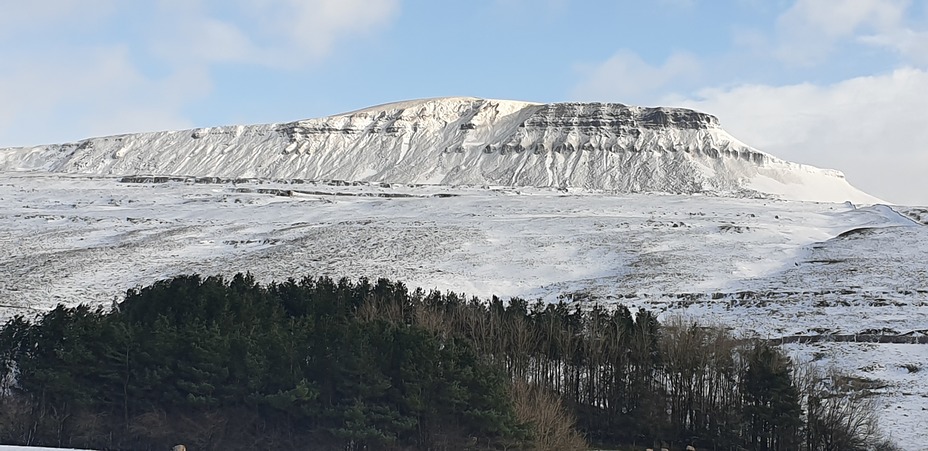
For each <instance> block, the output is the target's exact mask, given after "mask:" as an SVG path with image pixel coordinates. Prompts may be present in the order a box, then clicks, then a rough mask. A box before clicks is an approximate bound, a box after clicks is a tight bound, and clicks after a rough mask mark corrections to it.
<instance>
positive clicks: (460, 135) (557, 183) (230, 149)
mask: <svg viewBox="0 0 928 451" xmlns="http://www.w3.org/2000/svg"><path fill="white" fill-rule="evenodd" d="M0 170H6V171H36V170H39V171H50V172H63V173H79V174H98V175H137V174H146V175H184V176H215V177H231V178H271V179H307V180H350V181H369V182H371V181H373V182H386V183H407V184H443V185H508V186H537V187H558V188H582V189H590V190H605V191H618V192H664V193H674V194H693V193H706V194H713V195H722V196H736V197H745V196H746V197H768V196H769V197H779V198H784V199H790V200H809V201H826V202H843V201H852V202H855V203H873V202H877V201H878V199H876V198H874V197H872V196H869V195H867V194H866V193H863V192H861V191H859V190H857V189H856V188H854V187H853V186H851V185H850V184H849V183H848V182H847V181H846V180H845V179H844V176H843V175H842V174H841V173H840V172H838V171H834V170H827V169H819V168H815V167H812V166H807V165H802V164H797V163H791V162H787V161H784V160H781V159H778V158H776V157H774V156H772V155H769V154H767V153H764V152H761V151H759V150H756V149H753V148H751V147H749V146H747V145H745V144H743V143H741V142H740V141H738V140H737V139H735V138H734V137H732V136H731V135H729V134H728V133H727V132H725V131H724V130H723V129H722V128H721V127H720V125H719V122H718V119H716V118H715V117H714V116H711V115H708V114H704V113H700V112H696V111H692V110H687V109H679V108H642V107H635V106H626V105H622V104H618V103H554V104H536V103H527V102H515V101H503V100H487V99H477V98H460V97H455V98H439V99H425V100H417V101H408V102H400V103H392V104H386V105H381V106H376V107H371V108H367V109H363V110H358V111H354V112H350V113H345V114H339V115H335V116H330V117H324V118H319V119H309V120H301V121H296V122H290V123H283V124H267V125H252V126H241V125H240V126H230V127H213V128H201V129H195V130H183V131H166V132H157V133H138V134H128V135H120V136H109V137H103V138H91V139H86V140H83V141H79V142H76V143H69V144H55V145H44V146H36V147H24V148H9V149H0Z"/></svg>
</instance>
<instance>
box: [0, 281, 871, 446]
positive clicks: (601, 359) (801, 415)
mask: <svg viewBox="0 0 928 451" xmlns="http://www.w3.org/2000/svg"><path fill="white" fill-rule="evenodd" d="M796 374H797V373H796V372H795V371H794V368H793V366H792V363H791V362H790V360H789V359H788V358H787V357H786V356H785V355H784V354H783V353H782V352H781V351H779V350H778V349H777V348H775V347H772V346H770V345H768V344H765V343H763V342H748V341H742V340H735V339H733V338H732V337H731V336H730V334H729V333H727V332H726V331H725V330H724V329H722V328H707V327H699V326H697V325H695V324H691V323H687V322H685V321H683V320H676V321H671V322H669V323H667V324H663V325H662V324H659V323H658V321H657V319H656V317H655V316H654V315H653V314H651V313H649V312H646V311H644V310H641V311H638V312H635V313H634V314H633V313H632V312H630V311H629V310H628V309H627V308H625V307H622V306H618V307H611V308H608V309H607V308H602V307H592V308H587V309H581V308H579V307H576V306H575V307H571V306H569V305H567V304H564V303H558V304H544V303H536V304H530V303H527V302H525V301H522V300H519V299H513V300H511V301H509V302H503V301H501V300H500V299H497V298H493V299H491V300H489V301H486V300H479V299H476V298H473V299H466V298H464V297H463V296H459V295H456V294H454V293H444V294H443V293H438V292H431V293H426V292H423V291H421V290H416V291H414V292H409V291H408V290H407V289H406V287H405V286H404V285H403V284H401V283H397V282H391V281H388V280H384V279H381V280H379V281H377V282H376V283H371V282H369V281H368V280H366V279H361V280H360V281H358V282H351V281H349V280H347V279H342V280H340V281H333V280H331V279H328V278H318V279H313V278H304V279H302V280H300V281H295V280H289V281H287V282H284V283H272V284H270V285H266V286H265V285H260V284H257V283H255V281H254V280H253V279H252V278H251V277H250V276H243V275H238V276H235V277H234V278H233V279H232V280H228V281H227V280H224V279H223V278H221V277H209V278H201V277H199V276H182V277H176V278H173V279H170V280H165V281H161V282H157V283H155V284H154V285H151V286H149V287H145V288H140V289H136V290H130V291H129V292H128V293H127V295H126V298H125V300H124V301H123V302H121V303H119V304H117V305H115V306H114V308H112V309H108V310H104V309H100V308H97V309H92V308H89V307H86V306H78V307H73V308H68V307H63V306H59V307H58V308H56V309H54V310H52V311H50V312H48V313H46V314H44V315H42V316H41V317H39V318H38V319H37V320H36V321H35V322H29V321H26V320H25V319H24V318H22V317H16V318H14V319H13V320H11V321H9V322H8V323H7V324H6V325H5V326H4V327H3V329H2V330H0V395H2V396H0V403H2V405H0V443H14V444H29V445H52V446H70V447H90V448H99V449H168V448H169V447H170V445H173V444H176V443H186V444H187V445H193V446H195V447H196V448H197V449H268V448H279V449H552V450H553V449H581V448H584V447H585V446H586V443H587V441H589V442H592V443H596V444H598V445H609V446H628V445H635V446H639V447H644V446H649V447H650V446H653V445H664V446H668V447H670V448H671V449H683V448H684V447H685V446H686V445H689V444H692V445H694V446H696V447H697V449H719V450H742V449H748V450H796V449H805V450H839V449H840V450H854V449H867V448H868V447H872V446H874V444H875V443H876V442H875V438H876V437H875V433H874V429H873V421H872V416H871V415H870V412H868V411H866V410H865V409H863V408H862V407H861V406H862V404H861V403H857V402H853V400H851V399H850V398H848V397H847V396H843V395H841V394H840V393H837V392H835V389H834V384H832V383H829V382H830V381H833V380H834V379H835V378H834V377H830V376H829V377H825V376H823V375H817V374H814V373H810V372H807V373H805V375H804V376H803V377H797V376H796Z"/></svg>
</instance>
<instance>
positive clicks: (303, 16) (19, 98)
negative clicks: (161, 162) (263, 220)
mask: <svg viewBox="0 0 928 451" xmlns="http://www.w3.org/2000/svg"><path fill="white" fill-rule="evenodd" d="M8 3H9V2H8ZM399 7H400V3H399V0H235V1H229V2H226V1H218V0H160V1H159V2H156V3H144V4H136V3H135V2H119V1H116V0H43V1H41V2H14V3H10V4H9V5H4V11H3V13H2V14H0V54H3V55H4V62H3V65H4V68H6V70H4V71H2V72H0V146H9V145H28V144H38V143H36V142H29V141H27V139H28V138H27V137H30V136H37V135H41V136H44V137H45V138H44V139H43V141H44V142H56V141H65V140H75V139H80V138H84V137H87V136H88V134H113V133H123V132H131V131H143V130H156V129H163V128H177V127H182V126H188V125H190V121H189V120H187V119H186V117H185V113H184V111H185V108H187V107H188V106H189V105H191V104H193V103H195V102H197V101H200V100H202V99H203V98H205V97H206V96H208V95H209V94H210V92H211V89H212V86H213V82H212V74H213V71H214V70H215V69H216V68H217V66H218V65H228V64H238V65H246V66H259V67H270V68H288V69H291V70H298V69H302V68H306V67H308V66H311V65H312V64H315V63H319V62H321V61H322V60H324V59H325V58H327V57H329V56H330V55H331V54H332V53H333V52H335V51H337V50H336V49H337V47H338V46H339V43H340V42H342V41H344V40H349V39H351V38H353V37H356V36H366V35H369V34H370V33H374V32H376V31H378V30H381V29H383V28H384V27H386V26H387V25H388V24H389V23H390V22H391V21H392V20H393V19H394V18H395V16H396V15H397V14H398V12H399ZM140 14H144V15H145V18H144V20H143V21H141V22H138V18H137V17H135V20H136V21H137V22H133V21H132V20H133V16H138V15H140ZM48 124H59V125H57V126H55V127H49V126H48ZM43 127H44V129H43ZM40 129H41V130H40Z"/></svg>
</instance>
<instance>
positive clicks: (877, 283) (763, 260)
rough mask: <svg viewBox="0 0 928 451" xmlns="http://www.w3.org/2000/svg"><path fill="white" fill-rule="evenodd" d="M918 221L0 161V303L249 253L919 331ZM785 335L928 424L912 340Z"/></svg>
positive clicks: (221, 266) (36, 302)
mask: <svg viewBox="0 0 928 451" xmlns="http://www.w3.org/2000/svg"><path fill="white" fill-rule="evenodd" d="M926 222H928V210H926V209H919V208H904V207H893V208H890V207H887V206H881V205H876V206H862V207H859V208H857V207H855V206H853V205H850V204H833V203H813V202H797V201H782V200H767V199H737V198H721V197H710V196H703V195H656V194H652V195H644V194H616V193H612V192H602V191H584V190H558V189H554V188H550V189H548V188H511V187H491V186H485V187H463V186H462V187H449V186H433V185H399V184H393V185H387V184H383V185H382V184H379V183H360V184H340V183H331V182H330V183H323V182H302V183H287V182H273V181H267V180H264V181H262V180H238V181H236V182H235V183H233V182H231V181H222V180H212V181H211V183H194V181H193V179H182V178H181V179H176V180H173V181H166V182H163V183H153V182H152V181H151V180H149V181H148V182H144V183H128V182H123V181H121V180H120V178H119V177H104V176H88V175H60V174H50V173H33V172H5V173H0V274H2V275H3V277H2V280H0V319H5V318H8V317H9V316H10V315H13V314H24V315H27V316H29V315H33V314H35V313H37V312H40V311H42V310H45V309H48V308H50V307H53V306H54V305H55V304H57V303H59V302H61V303H66V304H75V303H80V302H87V303H93V304H102V305H109V303H110V302H111V301H112V300H113V299H119V298H121V296H122V294H123V293H124V292H125V290H126V289H129V288H132V287H134V286H138V285H143V284H148V283H151V282H153V281H155V280H158V279H161V278H165V277H169V276H172V275H177V274H182V273H201V274H217V273H222V274H230V275H231V274H234V273H236V272H245V271H249V272H251V273H252V274H254V275H255V276H256V277H257V278H259V279H260V280H264V281H270V280H281V279H284V278H287V277H291V276H292V277H300V276H303V275H330V276H334V277H339V276H349V277H358V276H368V277H371V278H377V277H388V278H391V279H398V280H403V281H405V282H406V283H407V284H408V285H410V286H419V287H423V288H425V289H432V288H434V289H439V290H455V291H458V292H466V293H467V294H469V295H477V296H482V297H483V296H490V295H493V294H496V295H500V296H504V297H510V296H520V297H525V298H529V299H543V300H548V301H550V300H556V299H558V298H559V297H561V298H567V299H571V300H576V301H582V302H601V303H625V304H627V305H630V306H633V307H637V306H643V307H646V308H648V309H652V310H657V311H660V312H662V314H664V315H667V314H672V313H677V312H684V313H686V314H687V315H690V316H692V317H695V318H698V319H701V320H703V321H707V322H714V323H721V324H725V325H727V326H729V327H731V328H733V329H734V330H735V331H736V332H737V333H739V334H742V335H746V336H760V337H767V338H779V337H795V336H815V335H822V334H835V335H839V336H847V335H854V334H865V335H864V336H867V337H873V336H877V335H887V336H893V337H897V338H898V337H910V338H912V340H913V341H915V340H918V337H919V336H923V335H924V334H926V333H928V260H926V259H925V258H924V255H926V252H928V227H926V226H925V224H926ZM906 334H908V335H906ZM899 340H903V338H898V339H897V341H899ZM786 346H787V349H788V350H789V351H790V352H792V353H795V354H796V355H798V356H802V357H804V358H810V359H815V360H818V361H821V362H823V363H829V364H834V365H836V366H838V367H840V368H844V369H847V370H850V371H852V372H854V373H855V374H857V375H858V376H860V377H862V378H867V379H868V380H872V381H873V390H874V392H875V393H876V394H877V395H878V398H877V399H878V402H879V403H880V408H881V412H882V414H883V416H882V418H881V420H882V424H883V427H884V429H885V430H886V431H887V432H888V433H889V434H891V435H892V436H893V438H895V439H897V440H899V441H900V442H901V443H923V442H924V439H925V438H926V437H928V433H926V432H925V431H926V430H928V424H926V422H928V344H902V343H883V344H877V343H853V342H814V343H791V344H788V345H786ZM913 368H914V369H916V370H915V371H913V370H912V369H913ZM0 449H2V448H0ZM4 451H5V450H4Z"/></svg>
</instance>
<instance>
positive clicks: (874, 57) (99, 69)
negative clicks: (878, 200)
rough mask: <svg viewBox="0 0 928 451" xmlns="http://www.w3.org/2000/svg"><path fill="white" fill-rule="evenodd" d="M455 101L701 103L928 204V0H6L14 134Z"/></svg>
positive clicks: (27, 139)
mask: <svg viewBox="0 0 928 451" xmlns="http://www.w3.org/2000/svg"><path fill="white" fill-rule="evenodd" d="M457 95H466V96H476V97H488V98H501V99H517V100H530V101H538V102H557V101H572V100H585V101H615V102H622V103H629V104H639V105H668V106H686V107H692V108H696V109H700V110H703V111H706V112H708V113H711V114H714V115H716V116H718V117H719V118H720V120H721V122H722V125H723V126H724V127H725V128H726V129H727V130H729V131H730V132H731V133H732V134H734V135H735V136H736V137H738V138H739V139H741V140H742V141H744V142H745V143H747V144H749V145H751V146H754V147H757V148H759V149H761V150H764V151H767V152H770V153H772V154H774V155H777V156H780V157H782V158H786V159H789V160H792V161H798V162H802V163H808V164H813V165H817V166H822V167H830V168H835V169H839V170H841V171H843V172H845V174H846V175H847V177H848V179H849V180H850V181H851V183H853V184H854V185H856V186H858V187H860V188H861V189H864V190H865V191H868V192H870V193H871V194H874V195H876V196H878V197H882V198H884V199H887V200H889V201H891V202H897V203H909V204H928V176H926V173H928V113H926V112H928V0H727V1H726V0H653V1H635V0H585V1H581V0H572V1H571V0H468V1H457V0H445V1H434V0H223V1H220V0H150V1H146V0H137V1H124V0H35V1H32V2H24V1H19V0H16V1H14V0H0V146H16V145H33V144H42V143H51V142H64V141H74V140H78V139H82V138H86V137H91V136H99V135H107V134H116V133H126V132H138V131H153V130H162V129H174V128H191V127H202V126H212V125H229V124H239V123H243V124H247V123H266V122H280V121H291V120H296V119H302V118H309V117H318V116H325V115H329V114H335V113H339V112H344V111H348V110H352V109H357V108H361V107H365V106H370V105H375V104H380V103H386V102H391V101H397V100H405V99H412V98H421V97H438V96H457Z"/></svg>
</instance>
